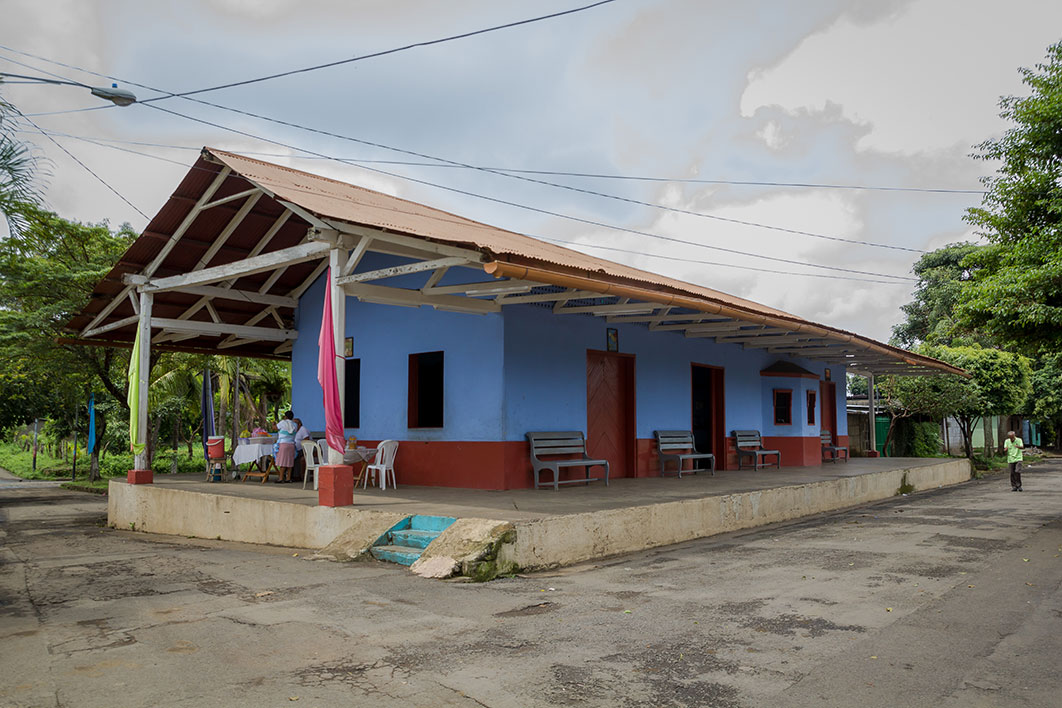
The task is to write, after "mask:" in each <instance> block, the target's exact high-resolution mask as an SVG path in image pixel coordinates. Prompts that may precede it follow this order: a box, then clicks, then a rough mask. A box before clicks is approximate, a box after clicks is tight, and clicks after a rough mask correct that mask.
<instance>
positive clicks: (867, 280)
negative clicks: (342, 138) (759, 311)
mask: <svg viewBox="0 0 1062 708" xmlns="http://www.w3.org/2000/svg"><path fill="white" fill-rule="evenodd" d="M52 135H60V136H62V137H69V138H73V139H75V140H82V141H85V142H87V143H90V144H92V145H96V146H98V147H105V148H110V149H112V150H119V151H121V152H125V153H130V154H133V155H139V156H141V157H147V158H151V159H153V160H160V161H162V162H168V163H170V164H173V165H177V166H179V167H181V168H183V169H193V170H201V171H203V172H209V173H210V174H215V171H214V170H212V169H207V168H203V167H196V166H195V165H193V166H192V167H191V168H189V167H188V166H187V165H186V164H185V163H183V162H180V161H179V160H172V159H170V158H167V157H162V156H161V155H152V154H151V153H146V152H140V151H139V150H131V149H129V148H123V147H120V146H117V145H109V144H107V143H105V142H99V141H96V140H93V139H92V138H86V137H83V136H77V135H67V134H62V133H52ZM127 142H128V141H127ZM163 147H180V146H163ZM193 149H196V150H199V149H200V148H193ZM321 159H323V158H321ZM291 189H293V190H295V191H301V192H305V193H307V194H309V193H313V190H310V189H305V188H299V187H291ZM398 211H401V210H398ZM402 213H407V214H408V213H410V212H402ZM525 235H530V234H525ZM533 238H537V239H540V240H542V241H549V242H551V243H556V244H564V245H570V246H585V247H587V248H596V249H602V250H607V251H614V252H618V253H626V254H630V255H635V256H645V257H648V258H657V259H660V260H667V261H674V262H678V263H697V264H703V265H711V266H718V267H724V268H737V269H740V270H749V271H755V272H759V273H772V274H776V275H795V276H802V277H809V278H825V279H829V280H847V281H854V282H859V283H877V284H881V285H907V283H906V282H904V281H901V280H874V279H870V278H855V277H852V276H845V275H829V274H826V273H801V272H796V271H788V270H776V269H773V268H758V267H756V266H747V265H739V264H736V263H719V262H717V261H707V260H700V259H696V258H681V257H678V256H666V255H662V254H658V253H648V252H646V251H636V250H632V249H627V248H619V247H618V246H605V245H601V244H593V243H586V242H582V241H565V240H562V239H558V238H554V237H551V236H534V237H533ZM890 277H895V276H890Z"/></svg>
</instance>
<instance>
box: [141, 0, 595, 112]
mask: <svg viewBox="0 0 1062 708" xmlns="http://www.w3.org/2000/svg"><path fill="white" fill-rule="evenodd" d="M615 1H616V0H600V1H599V2H595V3H591V4H590V5H583V6H581V7H575V8H572V9H570V10H562V11H560V12H554V13H551V14H548V15H540V16H538V17H531V18H529V19H526V20H518V21H516V22H507V23H505V24H502V25H495V26H493V27H485V28H483V29H478V30H473V31H471V32H463V33H461V34H455V35H450V36H449V37H441V38H439V39H432V40H427V41H424V42H414V43H412V44H406V45H404V46H401V47H394V48H392V49H385V50H383V51H379V52H373V53H371V54H362V55H361V56H356V57H351V58H349V59H341V60H339V61H332V62H327V63H325V64H315V65H314V66H307V67H304V68H302V69H292V70H290V71H282V72H279V73H276V74H269V75H268V76H260V77H258V78H256V79H245V80H243V81H234V82H232V83H228V84H218V85H217V86H210V87H208V88H201V89H196V90H195V91H185V92H182V93H174V94H170V95H169V96H157V97H155V98H149V99H147V100H146V101H143V103H149V102H151V101H164V100H166V99H169V98H175V97H176V98H186V97H188V96H194V95H196V94H200V93H207V92H208V91H219V90H221V89H227V88H234V87H236V86H247V85H248V84H256V83H260V82H262V81H271V80H273V79H279V78H282V77H284V76H293V75H295V74H305V73H308V72H311V71H317V70H319V69H328V68H331V67H334V66H342V65H343V64H351V63H353V62H357V61H364V60H366V59H376V58H378V57H383V56H387V55H388V54H397V53H398V52H404V51H407V50H409V49H417V48H419V47H430V46H432V45H435V44H444V43H446V42H453V41H456V40H458V39H467V38H469V37H475V36H477V35H481V34H488V33H490V32H497V31H499V30H505V29H511V28H513V27H520V26H521V25H530V24H534V23H536V22H542V21H544V20H552V19H555V18H558V17H563V16H565V15H574V14H575V13H577V12H584V11H586V10H591V9H593V8H595V7H600V6H602V5H608V4H609V3H612V2H615Z"/></svg>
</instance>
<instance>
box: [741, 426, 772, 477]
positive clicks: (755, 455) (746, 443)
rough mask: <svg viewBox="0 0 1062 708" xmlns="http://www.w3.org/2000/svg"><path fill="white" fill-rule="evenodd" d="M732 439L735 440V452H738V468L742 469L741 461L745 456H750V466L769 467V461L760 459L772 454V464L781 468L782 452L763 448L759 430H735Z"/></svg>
mask: <svg viewBox="0 0 1062 708" xmlns="http://www.w3.org/2000/svg"><path fill="white" fill-rule="evenodd" d="M734 439H735V440H736V441H737V453H738V469H739V470H740V469H744V468H743V467H742V466H741V461H742V460H743V459H744V458H746V457H751V458H752V468H753V469H757V470H758V469H760V468H761V467H770V466H771V463H770V462H767V461H766V460H764V461H763V462H760V460H761V459H763V458H766V457H768V456H769V455H774V466H775V467H777V468H778V469H781V468H782V453H780V452H778V451H777V450H765V449H763V441H762V440H761V439H760V431H758V430H735V431H734Z"/></svg>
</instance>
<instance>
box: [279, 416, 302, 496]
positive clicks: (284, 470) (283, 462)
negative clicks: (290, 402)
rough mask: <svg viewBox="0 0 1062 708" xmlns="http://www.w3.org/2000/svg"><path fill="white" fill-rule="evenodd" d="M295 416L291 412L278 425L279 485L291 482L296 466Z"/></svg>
mask: <svg viewBox="0 0 1062 708" xmlns="http://www.w3.org/2000/svg"><path fill="white" fill-rule="evenodd" d="M294 418H295V415H294V414H293V413H292V412H291V411H290V410H289V411H288V412H287V413H285V414H284V418H283V419H281V421H280V422H279V423H277V443H278V449H277V461H276V464H277V469H278V470H279V472H280V473H279V475H278V476H279V477H280V479H278V480H277V484H283V483H284V482H290V481H291V468H292V467H294V466H295V432H296V431H297V430H298V428H297V427H296V426H295V420H294Z"/></svg>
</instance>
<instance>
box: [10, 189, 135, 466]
mask: <svg viewBox="0 0 1062 708" xmlns="http://www.w3.org/2000/svg"><path fill="white" fill-rule="evenodd" d="M25 213H26V214H27V215H28V220H27V222H26V225H25V227H24V228H23V229H22V230H20V231H18V232H15V233H12V234H11V235H10V236H9V237H8V238H6V239H4V240H2V241H0V357H3V361H5V362H8V364H7V365H6V366H5V371H6V372H8V373H9V374H13V372H16V373H17V374H18V376H17V377H15V378H12V377H10V376H9V377H7V381H9V382H10V383H11V384H12V385H17V387H18V392H19V395H21V396H23V397H24V399H25V400H26V403H25V408H26V411H25V414H24V416H23V417H22V420H25V419H26V416H28V417H29V419H32V418H33V417H50V418H53V419H55V420H57V421H60V422H61V423H62V425H61V426H60V427H61V428H62V429H72V426H73V423H74V419H75V417H77V418H78V419H79V430H81V431H82V432H85V431H86V430H87V423H86V419H85V416H84V415H83V413H82V412H80V411H79V414H78V415H77V416H75V406H78V405H80V404H81V403H83V402H84V401H85V400H87V398H88V393H89V391H92V390H95V391H96V393H97V396H96V398H97V402H98V403H102V404H103V405H102V407H101V410H104V411H110V410H122V409H126V408H127V404H126V402H125V386H126V383H125V375H124V374H125V368H126V367H127V365H128V359H129V357H128V355H127V354H126V353H124V352H121V353H118V352H116V351H115V350H113V349H101V348H96V347H74V346H64V345H59V344H57V343H56V338H57V337H59V336H61V335H62V334H63V333H64V332H63V328H64V327H65V326H66V323H67V322H69V321H70V319H71V317H72V316H73V315H74V314H75V313H76V312H78V311H79V310H80V309H81V307H82V306H83V305H84V304H85V302H87V301H88V299H89V296H90V294H91V293H92V289H93V287H94V286H95V284H96V283H97V282H98V281H99V280H100V279H101V278H102V277H103V276H104V275H105V274H106V273H107V272H108V271H109V270H110V269H111V267H112V266H113V265H114V263H115V262H116V261H117V260H118V258H119V257H120V256H121V254H122V253H123V252H124V251H125V249H126V248H127V247H128V245H129V243H131V242H132V240H133V238H134V234H133V232H132V231H131V230H130V229H129V227H128V226H123V227H122V228H121V229H119V230H118V231H117V232H112V231H111V230H110V229H109V228H108V227H107V225H106V224H80V223H77V222H72V221H67V220H65V219H62V218H60V217H59V216H57V215H55V214H53V213H50V212H46V211H42V210H39V209H36V208H32V207H29V208H27V209H26V210H25ZM12 363H14V365H12ZM108 398H109V399H110V400H111V401H113V402H114V403H115V404H116V406H113V407H112V406H110V405H107V401H106V400H104V399H108ZM0 422H3V423H4V424H6V425H10V424H11V423H14V422H19V419H18V417H17V416H15V417H14V418H12V417H9V418H7V419H5V420H4V421H0ZM112 422H113V421H112ZM118 427H120V426H115V428H116V429H117V428H118ZM97 429H98V430H99V429H100V426H97ZM106 429H107V424H106V421H103V422H102V432H104V433H105V432H106ZM96 462H97V460H93V463H96ZM92 468H93V469H96V468H97V465H96V464H93V465H92Z"/></svg>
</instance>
